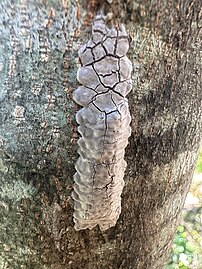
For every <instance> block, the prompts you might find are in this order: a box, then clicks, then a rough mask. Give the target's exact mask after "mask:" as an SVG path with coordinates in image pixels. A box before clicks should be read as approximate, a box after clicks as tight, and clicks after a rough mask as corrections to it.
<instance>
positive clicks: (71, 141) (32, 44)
mask: <svg viewBox="0 0 202 269" xmlns="http://www.w3.org/2000/svg"><path fill="white" fill-rule="evenodd" d="M109 2H110V1H109ZM100 8H103V10H104V12H105V13H113V18H112V19H113V22H115V23H117V22H120V21H121V22H123V23H124V24H125V26H126V29H127V31H128V33H129V35H130V43H131V44H130V50H129V54H128V55H129V58H130V60H131V61H132V63H133V77H132V78H133V90H132V92H131V93H130V94H129V95H128V99H129V106H130V112H131V115H132V123H131V126H132V136H131V137H130V139H129V146H128V147H127V150H126V155H125V159H126V161H127V169H126V173H125V177H124V180H125V187H124V190H123V193H122V212H121V215H120V218H119V220H118V222H117V224H116V226H115V227H113V228H110V229H108V230H107V231H105V232H103V231H101V230H100V229H99V228H98V226H96V227H95V228H93V229H92V230H88V229H86V230H82V231H75V230H74V228H73V220H72V219H73V200H72V198H71V192H72V185H73V175H74V173H75V168H74V164H75V162H76V160H77V158H78V154H77V143H76V142H77V140H78V138H79V135H78V134H77V124H76V121H75V113H76V111H77V110H78V109H79V107H78V105H76V104H75V103H74V101H73V100H72V92H73V91H74V90H75V89H76V88H77V87H78V85H79V84H78V82H77V80H76V72H77V69H78V67H79V62H78V55H77V51H78V49H79V47H80V45H81V44H84V43H85V42H86V41H87V40H88V38H89V35H90V30H91V21H92V19H93V17H94V16H95V14H96V12H98V11H99V9H100ZM0 10H1V13H0V83H1V84H0V85H1V86H0V198H1V199H0V253H1V254H0V268H6V269H7V268H9V269H10V268H30V269H31V268H37V269H38V268H54V269H61V268H65V269H67V268H68V269H71V268H72V269H76V268H78V269H80V268H85V269H96V268H97V269H106V268H107V269H108V268H109V269H110V268H113V269H117V268H122V269H129V268H131V269H132V268H133V269H145V268H148V269H157V268H158V269H162V268H163V266H164V265H165V264H166V262H167V259H168V255H169V251H170V247H171V245H172V239H173V236H174V234H175V230H176V227H177V224H178V221H179V213H180V211H181V209H182V207H183V203H184V200H185V197H186V194H187V192H188V189H189V185H190V181H191V178H192V174H193V171H194V164H195V160H196V156H197V152H198V148H199V143H200V134H201V114H202V113H201V110H202V109H201V108H202V106H201V97H202V96H201V95H202V94H201V89H200V85H199V82H200V79H199V66H200V63H199V61H200V57H199V20H200V18H199V15H200V1H199V0H198V1H197V0H196V1H195V0H177V1H174V0H173V1H172V0H167V1H161V0H155V1H149V0H148V1H147V0H144V1H132V0H128V1H121V0H114V1H113V3H112V4H109V3H108V1H104V0H103V1H98V0H97V1H82V0H77V1H73V0H69V1H63V0H61V1H50V0H47V1H43V0H37V1H32V0H27V1H26V0H19V1H14V0H13V1H12V0H10V1H9V0H5V1H1V4H0Z"/></svg>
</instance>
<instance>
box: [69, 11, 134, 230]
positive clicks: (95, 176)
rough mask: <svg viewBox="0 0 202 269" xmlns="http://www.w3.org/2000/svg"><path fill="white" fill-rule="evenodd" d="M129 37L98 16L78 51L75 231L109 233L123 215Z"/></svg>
mask: <svg viewBox="0 0 202 269" xmlns="http://www.w3.org/2000/svg"><path fill="white" fill-rule="evenodd" d="M128 49H129V42H128V35H127V33H126V30H125V28H124V26H123V25H120V27H119V28H115V27H112V28H110V29H109V28H108V27H107V26H106V24H105V20H104V17H102V16H96V17H95V19H94V21H93V24H92V37H91V39H90V40H89V41H88V42H87V44H85V45H83V46H82V47H81V48H80V49H79V52H78V54H79V58H80V62H81V67H80V68H79V70H78V72H77V79H78V81H79V82H80V83H81V84H82V86H80V87H78V88H77V89H76V90H75V91H74V93H73V99H74V101H75V102H76V103H77V104H79V105H81V106H82V107H83V108H81V109H80V110H79V111H78V112H77V114H76V121H77V123H78V124H79V127H78V132H79V133H80V134H81V137H80V139H79V140H78V146H79V149H78V153H79V155H80V157H79V159H78V160H77V162H76V164H75V168H76V171H77V172H76V174H75V175H74V186H73V192H72V197H73V199H74V215H73V219H74V223H75V225H74V228H75V229H76V230H82V229H86V228H89V229H92V228H93V227H95V226H96V225H99V227H100V229H101V230H103V231H104V230H107V229H108V228H110V227H113V226H115V225H116V222H117V220H118V218H119V215H120V213H121V193H122V190H123V187H124V180H123V177H124V172H125V168H126V162H125V160H124V153H125V148H126V146H127V144H128V138H129V136H130V134H131V127H130V121H131V116H130V113H129V108H128V100H127V98H126V95H127V94H128V93H129V92H130V91H131V89H132V82H131V71H132V64H131V62H130V60H129V59H128V57H127V56H126V53H127V51H128Z"/></svg>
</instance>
